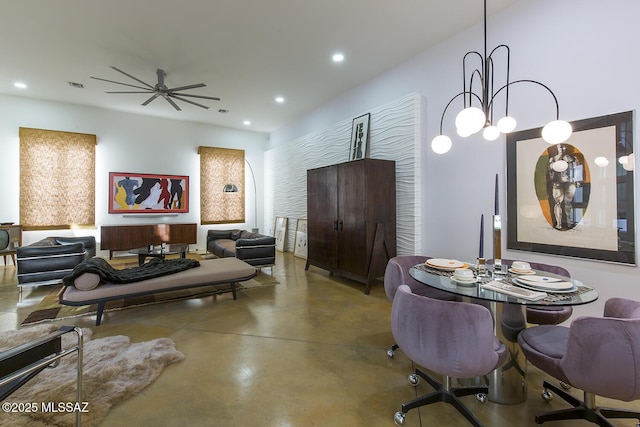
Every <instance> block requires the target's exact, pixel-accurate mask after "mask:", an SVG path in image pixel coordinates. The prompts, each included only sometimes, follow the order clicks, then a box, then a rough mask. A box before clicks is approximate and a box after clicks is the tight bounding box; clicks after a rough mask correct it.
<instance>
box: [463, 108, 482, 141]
mask: <svg viewBox="0 0 640 427" xmlns="http://www.w3.org/2000/svg"><path fill="white" fill-rule="evenodd" d="M486 122H487V118H486V116H485V115H484V112H483V111H482V110H481V109H479V108H478V107H467V108H465V109H464V110H462V111H460V112H459V113H458V115H457V116H456V129H457V130H458V135H460V136H469V135H473V134H474V133H476V132H478V131H480V129H482V128H483V127H484V125H485V124H486Z"/></svg>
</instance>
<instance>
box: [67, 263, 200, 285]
mask: <svg viewBox="0 0 640 427" xmlns="http://www.w3.org/2000/svg"><path fill="white" fill-rule="evenodd" d="M199 265H200V262H198V261H197V260H195V259H189V258H177V259H160V258H152V259H151V260H150V261H149V262H148V263H146V264H144V265H142V266H140V267H132V268H125V269H122V270H118V269H115V268H113V267H112V266H111V265H109V263H108V262H107V261H106V260H105V259H103V258H99V257H94V258H90V259H88V260H85V261H83V262H81V263H80V264H78V265H76V266H75V267H74V269H73V271H72V272H71V274H70V275H68V276H65V277H63V278H62V283H64V284H65V285H66V286H73V283H74V280H75V279H76V278H77V277H79V276H80V275H82V274H83V273H94V274H97V275H99V276H100V281H101V282H107V283H130V282H139V281H141V280H147V279H153V278H154V277H159V276H165V275H167V274H173V273H178V272H180V271H184V270H188V269H190V268H194V267H198V266H199Z"/></svg>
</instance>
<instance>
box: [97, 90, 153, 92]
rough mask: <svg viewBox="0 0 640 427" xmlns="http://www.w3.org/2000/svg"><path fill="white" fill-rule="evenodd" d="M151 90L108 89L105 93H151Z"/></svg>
mask: <svg viewBox="0 0 640 427" xmlns="http://www.w3.org/2000/svg"><path fill="white" fill-rule="evenodd" d="M152 92H153V91H152V90H133V91H109V92H105V93H152Z"/></svg>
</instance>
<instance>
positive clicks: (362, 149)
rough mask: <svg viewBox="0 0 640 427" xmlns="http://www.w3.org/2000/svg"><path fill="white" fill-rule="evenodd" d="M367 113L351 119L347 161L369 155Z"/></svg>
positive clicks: (368, 117) (368, 116)
mask: <svg viewBox="0 0 640 427" xmlns="http://www.w3.org/2000/svg"><path fill="white" fill-rule="evenodd" d="M370 117H371V114H369V113H367V114H365V115H362V116H360V117H356V118H355V119H353V124H352V126H351V145H350V146H349V161H351V160H358V159H364V158H365V157H368V156H369V120H370Z"/></svg>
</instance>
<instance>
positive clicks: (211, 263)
mask: <svg viewBox="0 0 640 427" xmlns="http://www.w3.org/2000/svg"><path fill="white" fill-rule="evenodd" d="M255 275H256V268H255V267H253V266H251V265H249V264H247V263H246V262H244V261H241V260H239V259H237V258H220V259H210V260H203V261H200V266H199V267H196V268H190V269H188V270H184V271H180V272H178V273H173V274H168V275H165V276H160V277H155V278H153V279H147V280H141V281H137V282H131V283H101V284H99V285H98V284H95V287H93V285H94V283H95V282H94V283H90V282H93V280H94V277H89V276H88V275H87V273H85V274H84V275H81V276H80V277H78V278H76V279H75V283H74V285H73V286H67V287H66V288H65V289H64V291H63V292H62V295H61V296H60V304H63V305H69V306H84V305H91V304H98V310H97V314H96V326H99V325H100V323H101V321H102V314H103V312H104V306H105V304H106V303H107V302H109V301H116V300H120V299H123V298H129V297H135V296H141V295H151V294H156V293H160V292H168V291H175V290H179V289H187V288H195V287H200V286H209V285H220V284H225V283H229V284H230V285H231V292H232V294H233V299H234V300H235V299H236V298H237V296H236V284H237V283H238V282H244V281H246V280H249V279H251V278H253V277H255ZM94 276H95V275H94Z"/></svg>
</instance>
